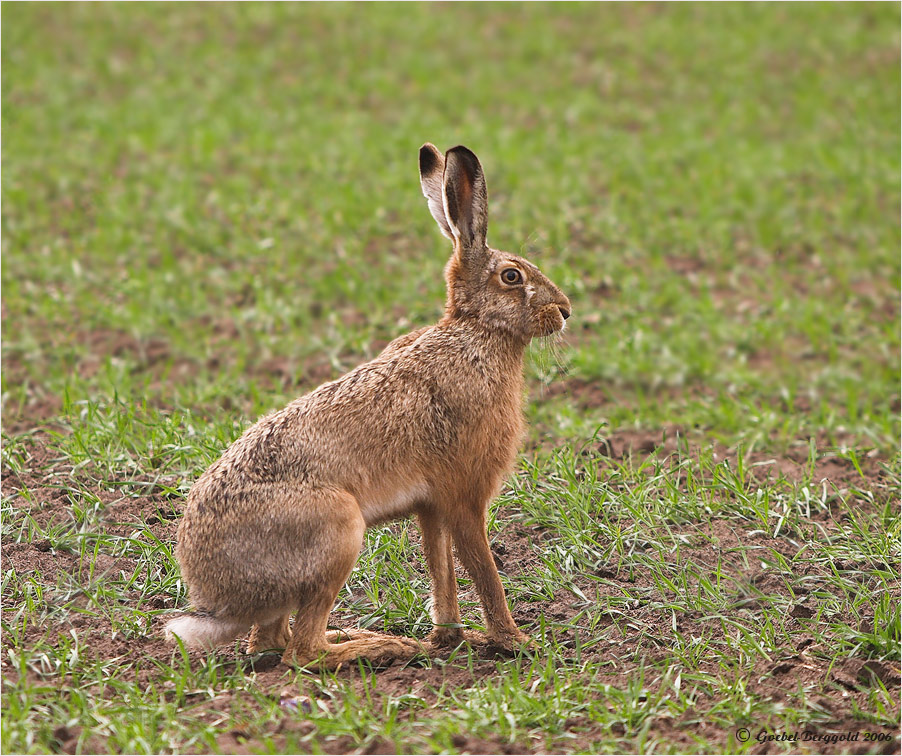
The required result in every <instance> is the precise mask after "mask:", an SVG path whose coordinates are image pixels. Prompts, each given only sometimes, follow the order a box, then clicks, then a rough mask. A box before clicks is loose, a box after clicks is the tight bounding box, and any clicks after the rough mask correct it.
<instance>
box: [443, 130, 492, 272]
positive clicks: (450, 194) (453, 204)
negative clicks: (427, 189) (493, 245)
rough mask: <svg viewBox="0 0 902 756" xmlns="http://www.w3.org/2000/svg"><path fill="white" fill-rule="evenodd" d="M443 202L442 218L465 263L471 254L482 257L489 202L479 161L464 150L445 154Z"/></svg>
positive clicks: (452, 150)
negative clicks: (458, 246)
mask: <svg viewBox="0 0 902 756" xmlns="http://www.w3.org/2000/svg"><path fill="white" fill-rule="evenodd" d="M444 201H445V216H446V217H447V218H448V223H449V224H450V226H451V233H453V234H454V238H455V239H456V240H457V241H458V242H459V244H460V248H461V251H462V252H463V256H464V259H465V260H466V259H467V258H468V257H470V253H473V252H475V253H477V254H478V255H479V256H480V257H481V256H482V253H483V252H484V250H485V244H486V242H485V237H486V232H487V230H488V212H489V211H488V202H489V199H488V193H487V192H486V188H485V177H484V176H483V174H482V166H481V165H480V164H479V158H477V157H476V155H474V154H473V153H472V152H470V150H468V149H467V148H466V147H463V146H460V147H453V148H452V149H450V150H448V152H446V153H445V175H444Z"/></svg>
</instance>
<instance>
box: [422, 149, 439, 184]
mask: <svg viewBox="0 0 902 756" xmlns="http://www.w3.org/2000/svg"><path fill="white" fill-rule="evenodd" d="M440 157H441V153H440V152H439V151H438V150H437V149H436V148H435V146H434V145H432V144H431V143H429V142H426V144H424V145H423V146H422V147H420V174H421V175H423V176H428V175H429V174H430V173H432V172H433V171H434V170H435V169H436V168H438V165H439V158H440Z"/></svg>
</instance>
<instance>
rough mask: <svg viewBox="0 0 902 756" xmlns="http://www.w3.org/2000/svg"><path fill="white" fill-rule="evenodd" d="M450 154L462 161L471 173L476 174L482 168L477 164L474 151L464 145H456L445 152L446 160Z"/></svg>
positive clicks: (477, 160) (477, 159)
mask: <svg viewBox="0 0 902 756" xmlns="http://www.w3.org/2000/svg"><path fill="white" fill-rule="evenodd" d="M452 156H454V157H455V158H457V159H458V160H459V161H460V162H461V163H463V164H464V165H465V166H466V167H467V168H468V169H469V172H470V173H471V174H476V173H477V172H478V171H479V170H481V168H482V166H480V165H479V158H478V157H476V153H475V152H473V150H471V149H470V148H469V147H464V146H463V145H462V144H459V145H457V147H452V148H451V149H450V150H448V152H447V153H445V159H446V160H448V159H449V158H451V157H452Z"/></svg>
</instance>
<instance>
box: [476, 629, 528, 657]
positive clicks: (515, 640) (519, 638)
mask: <svg viewBox="0 0 902 756" xmlns="http://www.w3.org/2000/svg"><path fill="white" fill-rule="evenodd" d="M487 643H488V646H489V648H491V649H492V650H496V651H501V652H503V653H507V654H515V653H517V652H518V651H530V650H533V649H535V647H536V644H535V641H534V640H533V639H532V638H531V637H530V636H528V635H527V634H526V633H524V632H521V631H520V630H517V631H516V632H512V633H491V634H489V635H488V637H487Z"/></svg>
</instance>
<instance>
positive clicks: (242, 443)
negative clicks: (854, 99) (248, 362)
mask: <svg viewBox="0 0 902 756" xmlns="http://www.w3.org/2000/svg"><path fill="white" fill-rule="evenodd" d="M419 162H420V182H421V185H422V189H423V194H424V195H425V196H426V199H427V200H428V205H429V210H430V211H431V213H432V215H433V217H434V218H435V220H436V221H437V222H438V226H439V229H440V230H441V231H442V233H443V234H444V235H445V236H447V237H448V238H450V239H451V240H452V241H453V243H454V252H453V254H452V256H451V259H450V260H449V262H448V264H447V266H446V267H445V280H446V282H447V288H448V295H447V304H446V306H445V313H444V316H443V317H442V319H441V320H440V321H439V322H438V323H437V324H436V325H433V326H430V327H425V328H420V329H419V330H416V331H414V332H412V333H409V334H406V335H404V336H401V337H399V338H397V339H395V340H394V341H393V342H391V343H390V344H389V345H388V346H387V347H386V348H385V350H384V351H383V352H382V353H381V354H380V355H379V356H378V357H376V358H375V359H374V360H371V361H370V362H367V363H365V364H363V365H360V366H359V367H357V368H356V369H354V370H352V371H351V372H350V373H348V374H347V375H344V376H342V377H341V378H339V379H337V380H335V381H331V382H330V383H326V384H323V385H322V386H320V387H319V388H317V389H316V390H314V391H312V392H311V393H309V394H307V395H305V396H302V397H300V398H299V399H296V400H295V401H293V402H291V403H290V404H289V405H288V406H287V407H285V408H284V409H282V410H279V411H278V412H275V413H273V414H270V415H268V416H266V417H264V418H262V419H261V420H260V421H259V422H257V423H256V424H255V425H254V426H252V427H251V428H250V429H248V430H247V431H246V432H245V433H244V435H242V436H241V437H240V438H239V439H238V440H237V441H235V442H234V443H233V444H232V445H231V446H229V448H228V449H226V451H225V453H224V454H223V455H222V457H221V458H220V459H219V460H218V461H217V462H215V463H214V464H213V465H212V466H211V467H210V468H209V469H208V470H207V471H206V472H205V473H204V474H203V475H202V476H201V477H200V478H199V479H198V480H197V482H196V483H195V485H194V486H193V488H192V489H191V491H190V493H189V494H188V502H187V508H186V511H185V513H184V516H183V517H182V520H181V523H180V525H179V529H178V545H177V547H176V552H175V553H176V557H177V559H178V562H179V565H180V566H181V570H182V576H183V578H184V580H185V583H186V584H187V586H188V589H189V595H190V598H191V600H192V601H193V603H194V605H195V607H196V609H197V610H196V612H193V613H187V614H184V615H182V616H180V617H178V618H176V619H174V620H172V621H170V622H169V624H168V625H167V628H166V632H167V636H168V637H169V638H170V640H172V639H173V637H174V636H178V637H179V638H181V639H182V641H183V642H184V643H185V644H186V645H188V646H194V647H206V648H211V647H213V646H216V645H218V644H221V643H224V642H227V641H230V640H233V639H235V638H237V637H238V636H240V635H242V634H244V633H245V632H246V631H247V630H248V628H252V630H251V634H250V639H249V644H248V651H249V652H255V651H258V650H263V649H271V648H277V649H283V648H284V649H285V650H284V655H283V657H282V660H283V661H284V662H285V663H286V664H294V665H299V666H306V665H308V664H312V665H321V666H324V667H335V666H338V665H339V664H342V663H343V662H346V661H349V660H352V659H357V658H363V659H367V660H370V661H372V662H375V663H384V662H390V661H391V660H393V659H397V658H410V657H412V656H414V655H415V654H417V653H418V652H419V651H420V649H421V648H422V647H421V646H420V644H419V643H418V642H417V641H415V640H414V639H412V638H399V637H395V636H391V635H384V634H378V633H371V632H367V631H359V630H358V631H353V630H352V631H348V632H344V631H332V632H327V631H326V627H327V620H328V617H329V613H330V611H331V609H332V605H333V603H334V602H335V599H336V597H337V595H338V592H339V590H341V587H342V585H343V584H344V582H345V580H347V578H348V575H349V574H350V572H351V569H352V568H353V566H354V563H355V561H356V560H357V557H358V554H359V552H360V549H361V546H362V543H363V533H364V530H365V529H366V528H367V527H369V526H371V525H374V524H377V523H382V522H385V521H387V520H393V519H397V518H402V517H408V516H411V515H416V516H417V518H418V519H419V523H420V527H421V530H422V536H423V547H424V550H425V553H426V562H427V565H428V567H429V572H430V574H431V578H432V586H433V612H432V614H433V620H434V623H435V629H434V632H433V633H432V634H431V635H430V637H429V641H430V643H431V644H432V646H433V647H442V646H448V645H450V644H456V643H458V642H460V641H461V640H462V639H463V638H464V634H463V631H462V630H461V624H460V609H459V606H458V601H457V582H456V578H455V574H454V562H453V557H452V548H451V547H452V543H453V544H454V546H455V548H456V550H457V554H458V557H459V559H460V561H461V562H462V563H463V566H464V567H465V568H466V570H467V572H468V573H469V575H470V577H471V578H472V580H473V583H474V585H475V587H476V590H477V592H478V594H479V596H480V599H481V603H482V607H483V611H484V615H485V625H486V629H487V633H486V634H487V640H488V642H489V643H491V644H492V645H494V646H498V647H501V648H505V649H511V650H513V649H515V648H517V647H519V646H521V645H524V644H528V643H529V641H530V639H529V637H528V636H527V635H525V634H524V633H522V632H521V631H520V630H519V629H518V628H517V626H516V625H515V624H514V620H513V618H512V617H511V613H510V610H509V609H508V606H507V602H506V599H505V596H504V589H503V588H502V586H501V580H500V579H499V576H498V570H497V569H496V567H495V562H494V559H493V557H492V553H491V551H490V549H489V541H488V537H487V534H486V511H487V509H488V506H489V503H490V502H491V500H492V498H493V497H494V496H495V494H496V493H497V491H498V490H499V488H500V485H501V482H502V480H503V478H504V477H505V476H506V475H507V474H508V473H509V472H510V471H511V469H512V467H513V464H514V461H515V457H516V453H517V449H518V447H519V445H520V442H521V439H522V436H523V433H524V420H523V407H522V405H523V355H524V351H525V348H526V346H527V344H528V343H529V341H530V340H531V339H532V338H533V337H536V336H547V335H551V334H553V333H556V332H558V331H561V330H563V328H564V324H565V323H564V321H565V320H566V319H567V318H568V317H570V302H569V300H568V299H567V297H566V296H564V294H563V293H561V291H560V289H558V288H557V287H556V286H555V285H554V284H553V283H552V282H551V281H549V280H548V279H547V278H546V277H545V276H544V275H543V274H542V273H541V272H540V271H539V269H538V268H536V266H535V265H532V264H531V263H529V262H527V261H526V260H524V259H523V258H521V257H517V256H516V255H512V254H509V253H507V252H501V251H499V250H497V249H493V248H491V247H489V246H488V245H487V243H486V229H487V211H488V207H487V204H488V197H487V193H486V185H485V178H484V176H483V172H482V166H481V165H480V163H479V160H478V159H477V157H476V155H474V154H473V153H472V152H471V151H470V150H468V149H467V148H466V147H463V146H459V147H455V148H453V149H451V150H449V151H448V152H447V153H446V154H445V156H442V154H441V152H439V151H438V150H437V149H436V148H435V147H434V146H433V145H432V144H429V143H427V144H424V145H423V147H422V148H420V155H419ZM295 611H296V612H297V616H296V617H295V621H294V624H293V626H291V627H290V626H289V622H288V619H289V615H290V614H291V613H292V612H295Z"/></svg>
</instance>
